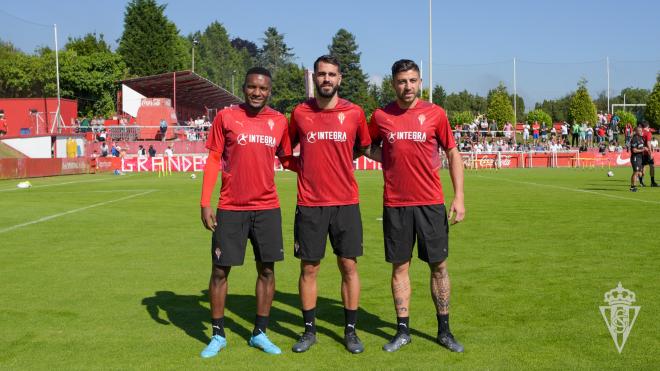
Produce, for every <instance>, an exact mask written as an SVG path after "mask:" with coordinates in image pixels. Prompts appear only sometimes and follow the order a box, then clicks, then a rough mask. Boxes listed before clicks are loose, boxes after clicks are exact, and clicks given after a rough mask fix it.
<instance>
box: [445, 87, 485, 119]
mask: <svg viewBox="0 0 660 371" xmlns="http://www.w3.org/2000/svg"><path fill="white" fill-rule="evenodd" d="M444 108H445V109H446V110H447V111H448V112H463V111H470V112H472V114H473V115H474V114H482V113H484V112H486V109H487V108H488V105H487V102H486V99H485V98H484V97H481V96H479V95H478V94H471V93H469V92H468V91H467V90H463V91H461V92H459V93H451V94H449V95H447V97H446V98H445V105H444Z"/></svg>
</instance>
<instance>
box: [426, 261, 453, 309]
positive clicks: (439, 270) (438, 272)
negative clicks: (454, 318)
mask: <svg viewBox="0 0 660 371" xmlns="http://www.w3.org/2000/svg"><path fill="white" fill-rule="evenodd" d="M429 265H430V267H431V297H433V303H434V304H435V309H436V311H437V313H438V314H449V295H450V292H451V288H450V285H449V272H448V271H447V261H446V260H445V261H443V262H442V263H432V264H429Z"/></svg>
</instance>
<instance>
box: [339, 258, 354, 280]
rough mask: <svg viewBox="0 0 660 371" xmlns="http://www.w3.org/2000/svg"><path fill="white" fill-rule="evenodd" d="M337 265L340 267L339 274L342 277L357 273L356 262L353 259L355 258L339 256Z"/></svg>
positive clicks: (352, 275)
mask: <svg viewBox="0 0 660 371" xmlns="http://www.w3.org/2000/svg"><path fill="white" fill-rule="evenodd" d="M339 267H340V268H341V274H342V276H343V277H344V278H351V277H355V276H357V274H358V270H357V262H356V261H355V259H344V258H341V259H340V262H339Z"/></svg>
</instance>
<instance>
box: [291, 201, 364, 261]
mask: <svg viewBox="0 0 660 371" xmlns="http://www.w3.org/2000/svg"><path fill="white" fill-rule="evenodd" d="M328 234H329V235H330V244H331V245H332V250H333V252H334V253H335V255H337V256H341V257H342V258H355V257H358V256H362V218H361V216H360V205H359V204H355V205H341V206H313V207H310V206H300V205H298V206H297V207H296V220H295V225H294V227H293V238H294V241H295V242H294V246H293V253H294V255H295V256H296V258H299V259H301V260H305V261H320V260H321V259H323V257H324V256H325V245H326V241H327V239H328Z"/></svg>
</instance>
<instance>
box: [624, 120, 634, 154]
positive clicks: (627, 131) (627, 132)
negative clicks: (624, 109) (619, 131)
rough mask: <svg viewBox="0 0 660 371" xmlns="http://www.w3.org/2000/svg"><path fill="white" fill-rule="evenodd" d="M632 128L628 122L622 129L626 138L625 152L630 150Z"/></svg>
mask: <svg viewBox="0 0 660 371" xmlns="http://www.w3.org/2000/svg"><path fill="white" fill-rule="evenodd" d="M632 133H633V127H632V125H631V124H630V123H629V122H626V127H625V129H624V134H625V137H626V150H629V148H630V138H632Z"/></svg>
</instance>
